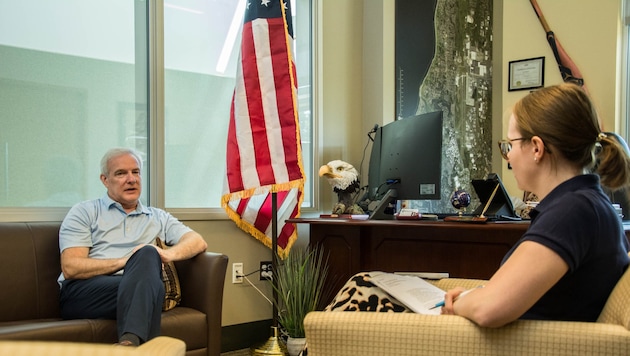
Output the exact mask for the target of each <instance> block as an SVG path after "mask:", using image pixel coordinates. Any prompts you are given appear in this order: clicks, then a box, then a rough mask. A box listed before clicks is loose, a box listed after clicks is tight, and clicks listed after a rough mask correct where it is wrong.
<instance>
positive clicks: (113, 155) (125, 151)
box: [101, 147, 142, 176]
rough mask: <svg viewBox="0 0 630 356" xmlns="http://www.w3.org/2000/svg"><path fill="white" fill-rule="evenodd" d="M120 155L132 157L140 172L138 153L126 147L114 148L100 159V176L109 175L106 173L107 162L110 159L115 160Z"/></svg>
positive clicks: (140, 163)
mask: <svg viewBox="0 0 630 356" xmlns="http://www.w3.org/2000/svg"><path fill="white" fill-rule="evenodd" d="M122 155H132V156H133V158H135V159H136V161H137V162H138V167H140V170H142V157H141V156H140V154H139V153H138V151H136V150H134V149H133V148H128V147H116V148H112V149H110V150H109V151H107V152H106V153H105V155H104V156H103V158H101V174H103V175H105V176H107V175H109V171H108V169H109V167H108V163H109V161H110V160H111V159H112V158H116V157H118V156H122Z"/></svg>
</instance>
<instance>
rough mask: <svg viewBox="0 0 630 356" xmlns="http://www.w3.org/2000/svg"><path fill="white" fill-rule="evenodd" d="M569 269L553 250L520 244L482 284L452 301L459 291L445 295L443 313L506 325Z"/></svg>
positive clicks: (534, 243) (477, 321)
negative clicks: (482, 285) (483, 285)
mask: <svg viewBox="0 0 630 356" xmlns="http://www.w3.org/2000/svg"><path fill="white" fill-rule="evenodd" d="M568 270H569V266H568V265H567V263H566V262H565V261H564V260H563V259H562V258H561V257H560V256H559V255H558V254H556V253H555V252H554V251H552V250H551V249H549V248H548V247H545V246H543V245H541V244H539V243H537V242H533V241H525V242H523V243H521V244H520V245H519V246H518V247H517V248H516V250H514V252H513V253H512V255H511V256H510V257H509V258H508V260H507V261H506V262H505V263H504V264H503V265H502V266H501V268H499V270H498V271H497V272H496V273H495V274H494V276H492V278H491V279H490V280H489V281H488V283H487V284H486V285H485V288H479V289H477V290H474V291H471V292H470V293H468V294H466V295H465V296H462V297H461V298H458V299H457V300H456V301H455V302H454V299H455V298H456V297H457V296H459V294H460V293H462V292H463V289H462V288H455V289H452V290H450V291H448V292H447V294H446V297H445V306H444V308H443V310H442V313H443V314H456V315H461V316H464V317H466V318H468V319H470V320H472V321H473V322H475V323H476V324H478V325H480V326H485V327H500V326H503V325H505V324H508V323H510V322H512V321H514V320H516V319H518V318H519V317H520V316H521V315H523V314H524V313H525V312H526V311H527V310H529V308H531V307H532V306H533V305H534V304H535V303H536V301H538V299H540V298H541V297H542V296H543V295H544V294H545V293H546V292H547V291H548V290H549V289H550V288H551V287H552V286H553V285H555V284H556V283H557V282H558V281H559V280H560V278H562V276H564V274H565V273H566V272H567V271H568Z"/></svg>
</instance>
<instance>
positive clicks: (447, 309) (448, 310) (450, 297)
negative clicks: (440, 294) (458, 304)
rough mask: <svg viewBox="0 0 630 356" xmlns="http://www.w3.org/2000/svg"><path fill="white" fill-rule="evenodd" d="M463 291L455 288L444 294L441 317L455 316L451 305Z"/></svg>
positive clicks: (461, 288) (460, 288)
mask: <svg viewBox="0 0 630 356" xmlns="http://www.w3.org/2000/svg"><path fill="white" fill-rule="evenodd" d="M465 290H466V289H464V288H463V287H455V288H453V289H451V290H449V291H447V292H446V294H445V295H444V306H443V307H442V314H443V315H457V314H455V307H454V305H453V303H454V302H455V300H456V299H457V298H458V297H459V296H460V294H462V293H463V292H464V291H465Z"/></svg>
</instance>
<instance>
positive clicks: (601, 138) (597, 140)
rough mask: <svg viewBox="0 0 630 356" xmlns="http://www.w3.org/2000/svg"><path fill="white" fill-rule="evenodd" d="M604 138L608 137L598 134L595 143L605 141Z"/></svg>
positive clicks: (601, 133)
mask: <svg viewBox="0 0 630 356" xmlns="http://www.w3.org/2000/svg"><path fill="white" fill-rule="evenodd" d="M606 137H608V136H606V134H605V133H603V132H600V133H599V135H597V138H596V139H595V141H596V142H600V141H601V140H603V139H605V138H606Z"/></svg>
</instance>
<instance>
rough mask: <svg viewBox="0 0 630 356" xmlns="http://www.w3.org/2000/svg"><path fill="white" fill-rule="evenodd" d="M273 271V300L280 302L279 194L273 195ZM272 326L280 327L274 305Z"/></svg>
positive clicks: (273, 193) (276, 308)
mask: <svg viewBox="0 0 630 356" xmlns="http://www.w3.org/2000/svg"><path fill="white" fill-rule="evenodd" d="M271 251H272V252H271V271H272V274H271V275H272V279H271V283H272V284H273V300H278V278H277V276H276V271H277V267H278V197H277V192H272V193H271ZM272 326H274V327H277V326H278V307H277V306H276V303H273V322H272Z"/></svg>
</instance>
